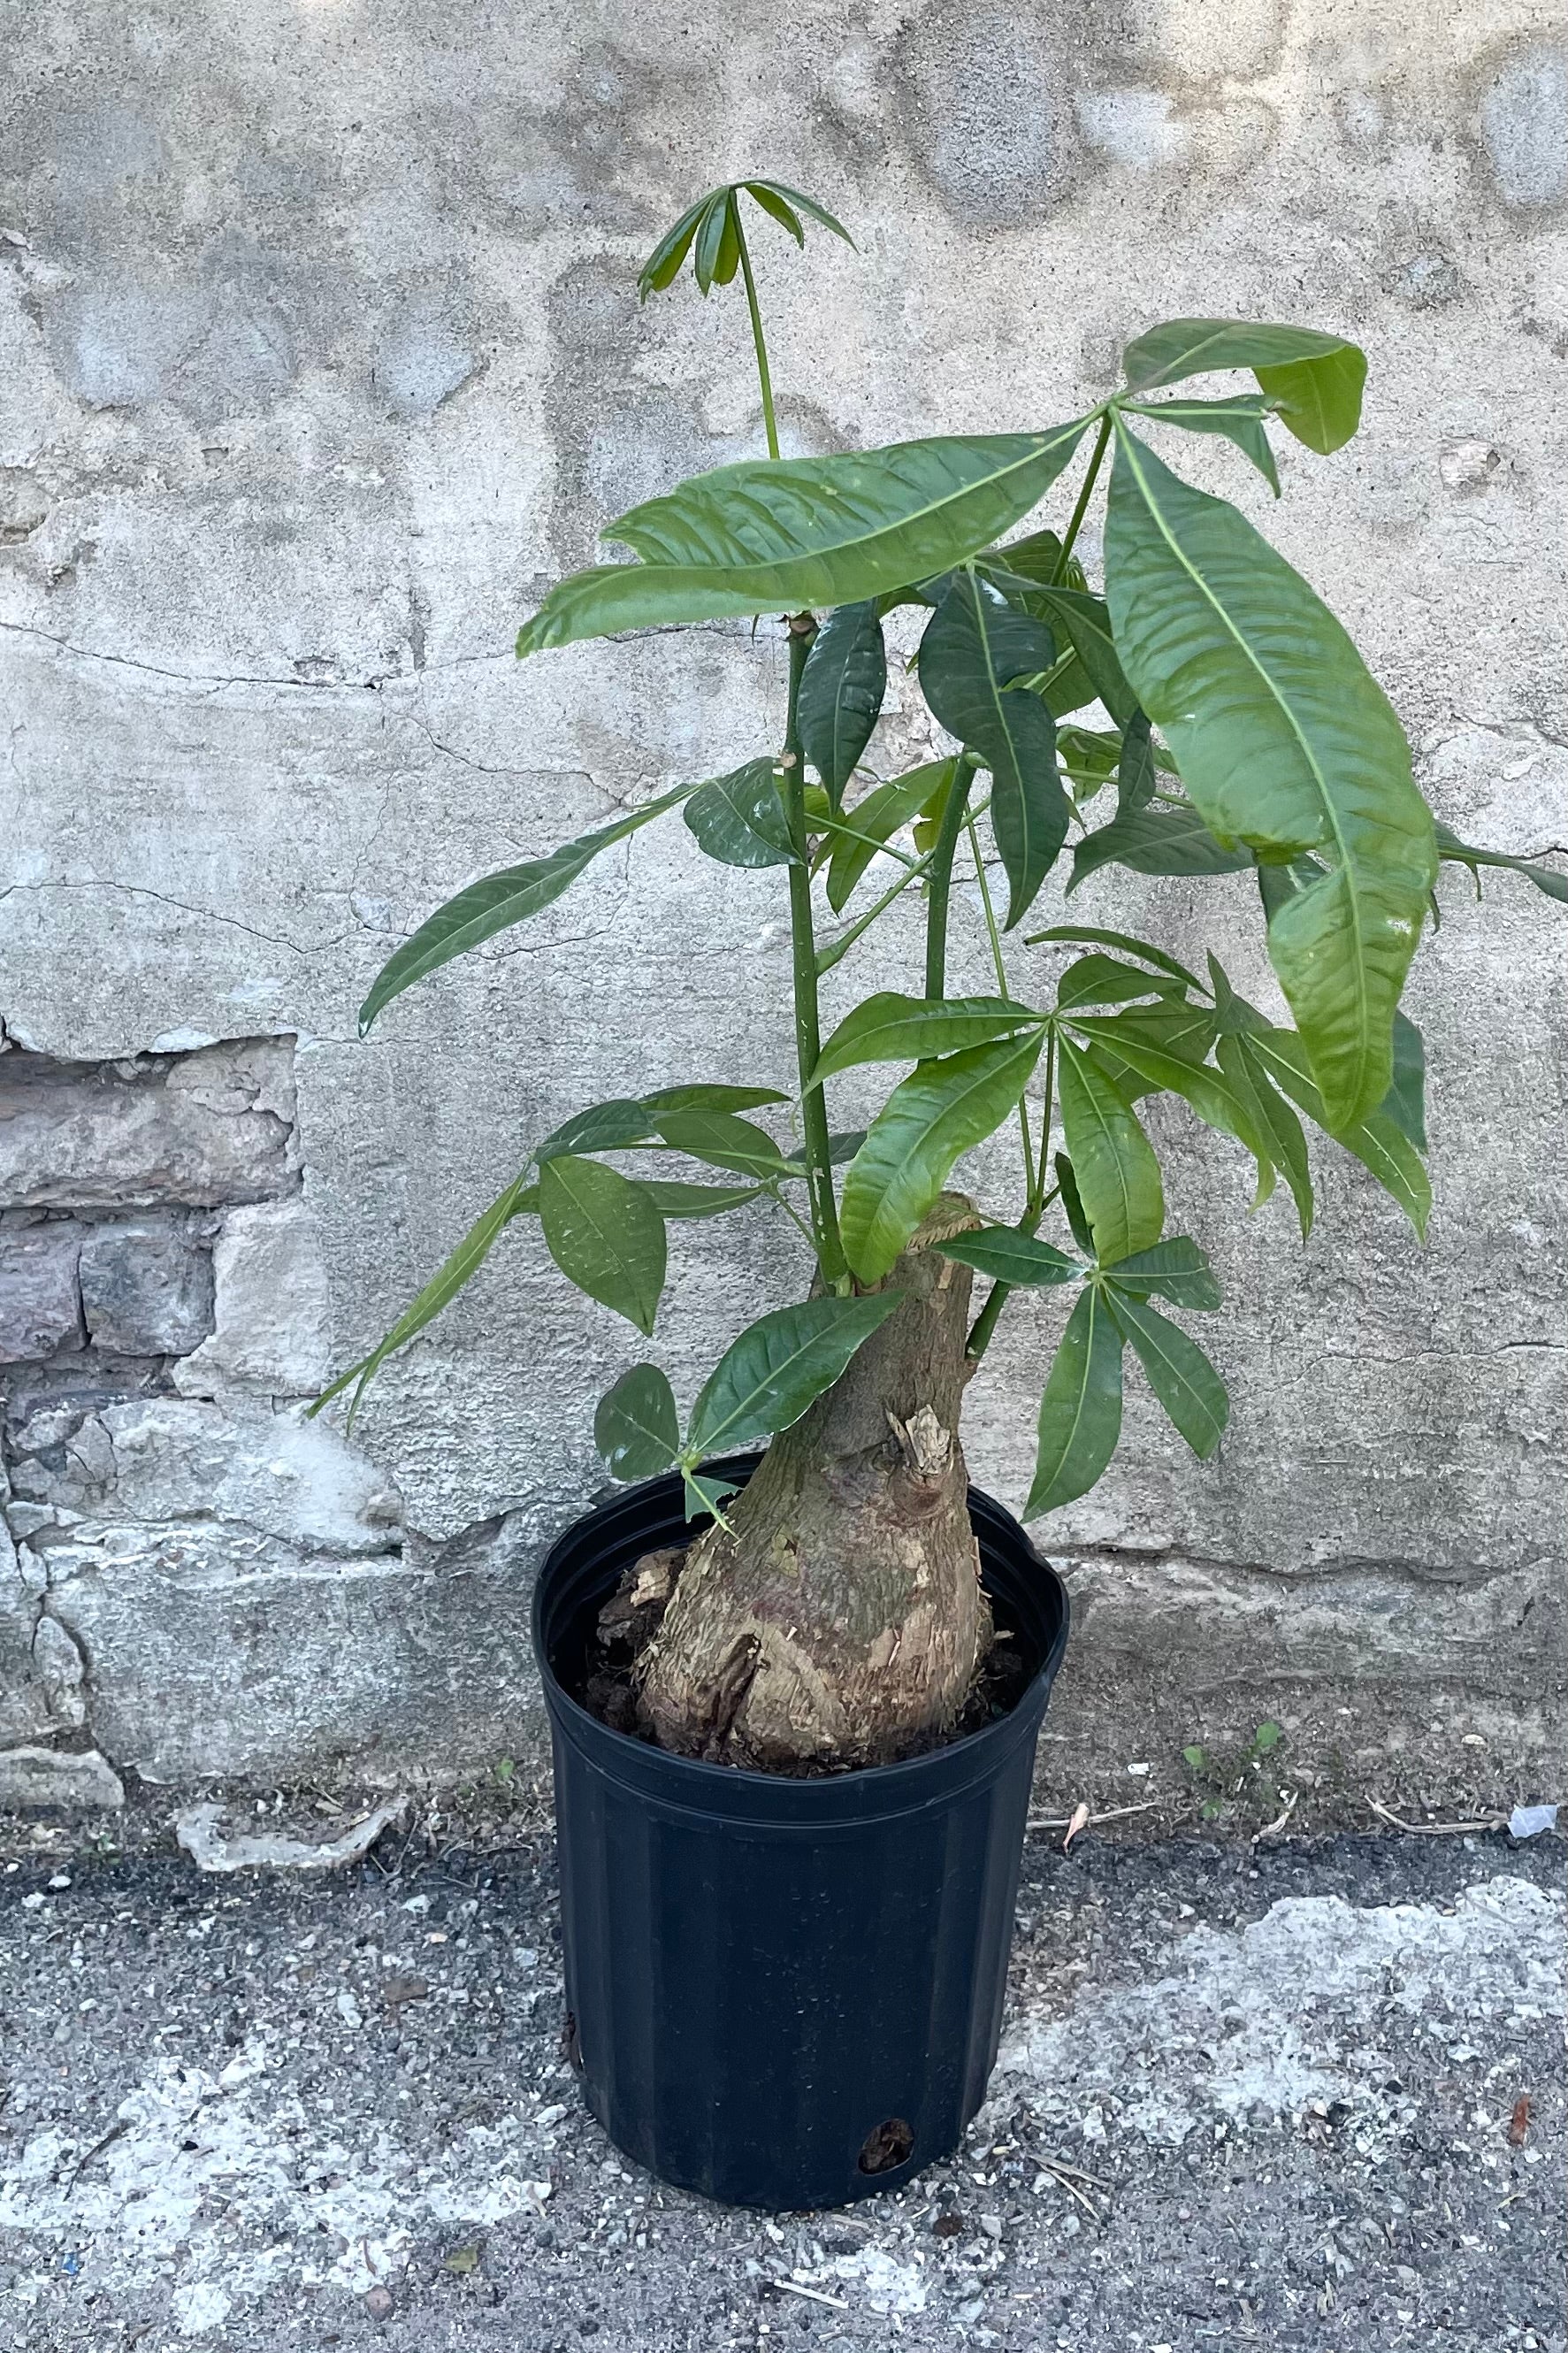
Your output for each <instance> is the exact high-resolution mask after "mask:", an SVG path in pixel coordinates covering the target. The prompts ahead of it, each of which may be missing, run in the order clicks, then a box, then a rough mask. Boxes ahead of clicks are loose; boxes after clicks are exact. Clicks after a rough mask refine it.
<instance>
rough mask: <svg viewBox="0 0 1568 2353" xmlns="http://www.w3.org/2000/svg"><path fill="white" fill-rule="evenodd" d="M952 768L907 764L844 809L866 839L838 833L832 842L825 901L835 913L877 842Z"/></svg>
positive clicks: (913, 813)
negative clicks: (901, 773)
mask: <svg viewBox="0 0 1568 2353" xmlns="http://www.w3.org/2000/svg"><path fill="white" fill-rule="evenodd" d="M952 768H953V764H952V761H951V760H928V761H926V762H925V764H924V765H923V766H921V767H919V768H911V769H910V771H909V773H908V775H907V776H895V777H894V778H893V780H892V782H891V783H890V784H886V785H879V786H877V787H876V789H875V790H874V791H872V792H868V794H867V795H866V797H865V799H864V800H860V801H857V802H856V804H855V806H854V807H853V808H852V809H851V810H849V811H848V813H847V822H848V823H849V824H851V825H852V826H853V827H854V828H855V830H856V832H857V833H858V834H862V835H864V836H866V839H864V840H860V841H854V840H850V839H848V838H847V837H844V836H841V837H840V838H839V839H837V840H836V841H835V843H834V846H833V857H832V861H831V863H830V864H829V866H828V869H827V903H828V905H829V906H830V907H831V908H832V910H833V912H834V913H835V914H836V915H837V913H840V911H841V910H842V908H843V906H844V904H845V902H846V901H847V898H848V896H849V894H850V892H852V891H853V890H854V888H855V885H856V883H857V882H858V881H859V880H860V877H861V875H862V874H864V872H865V871H866V869H867V867H868V866H869V864H870V863H871V860H872V859H873V858H875V856H876V855H877V844H878V843H879V842H883V841H888V840H890V839H891V838H892V836H893V835H894V834H895V833H898V832H899V831H900V829H901V828H903V827H904V826H906V825H908V824H910V822H911V820H912V819H913V818H917V817H919V816H920V814H921V810H922V809H924V808H925V807H928V806H929V804H930V803H931V801H932V800H933V799H934V798H935V797H936V796H937V795H938V794H942V793H945V792H946V790H947V788H948V786H949V785H950V784H951V783H952Z"/></svg>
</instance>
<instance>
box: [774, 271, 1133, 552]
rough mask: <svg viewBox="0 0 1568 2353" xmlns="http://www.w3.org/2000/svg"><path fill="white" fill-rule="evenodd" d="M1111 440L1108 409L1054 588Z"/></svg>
mask: <svg viewBox="0 0 1568 2353" xmlns="http://www.w3.org/2000/svg"><path fill="white" fill-rule="evenodd" d="M741 251H742V258H743V257H744V254H745V248H744V246H742V248H741ZM1109 442H1110V410H1109V409H1107V411H1106V413H1105V415H1104V416H1103V417H1101V418H1100V438H1099V439H1098V440H1097V441H1096V443H1095V445H1094V455H1093V457H1092V458H1091V459H1089V471H1088V473H1087V474H1086V475H1085V476H1084V478H1083V488H1082V490H1081V491H1079V494H1078V504H1077V506H1076V507H1074V509H1073V511H1072V520H1071V522H1069V523H1068V529H1067V537H1066V538H1065V539H1064V540H1063V542H1062V552H1061V554H1059V555H1058V558H1057V562H1056V569H1055V571H1054V572H1053V573H1052V574H1051V586H1052V587H1053V588H1054V587H1056V586H1058V583H1059V582H1061V581H1062V580H1063V579H1065V578H1066V576H1067V568H1068V556H1069V555H1070V554H1072V547H1073V542H1074V540H1075V539H1076V538H1077V537H1078V534H1079V527H1080V526H1081V524H1082V522H1083V519H1084V516H1085V515H1086V514H1087V513H1088V512H1089V499H1090V497H1091V496H1092V495H1093V491H1094V486H1095V483H1096V482H1097V481H1098V480H1099V479H1100V466H1101V464H1102V463H1103V461H1104V458H1105V452H1106V448H1107V446H1108V444H1109Z"/></svg>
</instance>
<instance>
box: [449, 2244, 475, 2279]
mask: <svg viewBox="0 0 1568 2353" xmlns="http://www.w3.org/2000/svg"><path fill="white" fill-rule="evenodd" d="M483 2252H484V2251H483V2249H482V2248H480V2247H454V2248H453V2250H452V2252H451V2253H450V2254H449V2255H444V2256H443V2257H442V2259H441V2261H442V2265H443V2268H444V2269H445V2270H447V2271H449V2272H458V2273H459V2274H462V2273H466V2272H476V2271H478V2269H479V2257H480V2255H481V2254H482V2253H483Z"/></svg>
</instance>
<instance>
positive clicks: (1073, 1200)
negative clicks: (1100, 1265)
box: [1056, 1152, 1094, 1258]
mask: <svg viewBox="0 0 1568 2353" xmlns="http://www.w3.org/2000/svg"><path fill="white" fill-rule="evenodd" d="M1056 1168H1057V1186H1058V1190H1059V1191H1060V1193H1061V1197H1062V1212H1063V1215H1064V1216H1065V1217H1066V1219H1067V1221H1068V1226H1069V1227H1070V1229H1071V1230H1072V1238H1073V1240H1074V1241H1075V1242H1076V1243H1077V1244H1078V1246H1079V1250H1082V1252H1083V1254H1084V1256H1085V1258H1092V1257H1093V1256H1094V1236H1093V1235H1092V1234H1091V1233H1090V1232H1089V1219H1087V1218H1086V1217H1085V1215H1084V1213H1083V1203H1082V1201H1081V1200H1080V1199H1079V1189H1078V1178H1077V1177H1076V1176H1074V1175H1073V1169H1072V1162H1071V1161H1070V1160H1069V1159H1068V1156H1067V1154H1066V1153H1065V1152H1058V1154H1057V1158H1056Z"/></svg>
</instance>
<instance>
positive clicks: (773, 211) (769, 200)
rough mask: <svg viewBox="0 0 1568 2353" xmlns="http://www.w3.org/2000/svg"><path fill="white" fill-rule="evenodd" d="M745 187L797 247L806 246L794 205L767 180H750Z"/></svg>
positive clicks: (803, 230) (803, 232)
mask: <svg viewBox="0 0 1568 2353" xmlns="http://www.w3.org/2000/svg"><path fill="white" fill-rule="evenodd" d="M744 185H745V190H746V194H747V195H749V196H750V197H752V199H753V201H754V202H755V203H757V204H759V205H760V206H762V208H763V212H765V213H766V214H768V215H769V216H770V218H772V219H773V220H776V221H777V222H778V224H779V227H781V228H787V229H788V231H789V233H790V235H791V237H794V239H795V243H796V245H798V246H804V245H805V229H804V228H803V227H801V225H800V216H799V214H798V213H797V212H796V211H795V207H794V206H793V205H787V204H786V203H785V202H784V198H783V196H781V195H779V193H778V191H777V189H776V188H774V187H773V185H772V183H771V182H770V181H767V180H748V181H746V182H745V184H744ZM846 234H847V232H846Z"/></svg>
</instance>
